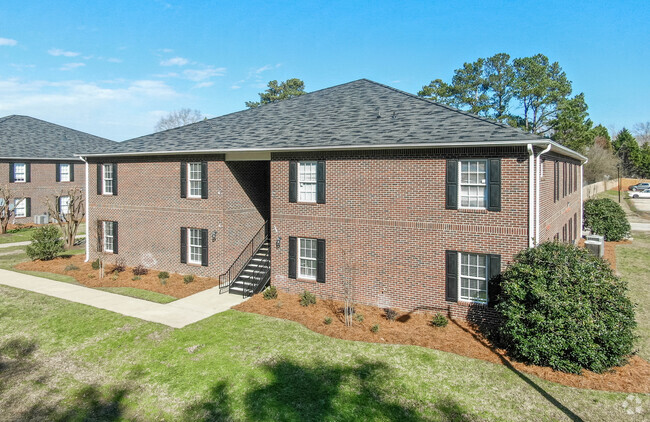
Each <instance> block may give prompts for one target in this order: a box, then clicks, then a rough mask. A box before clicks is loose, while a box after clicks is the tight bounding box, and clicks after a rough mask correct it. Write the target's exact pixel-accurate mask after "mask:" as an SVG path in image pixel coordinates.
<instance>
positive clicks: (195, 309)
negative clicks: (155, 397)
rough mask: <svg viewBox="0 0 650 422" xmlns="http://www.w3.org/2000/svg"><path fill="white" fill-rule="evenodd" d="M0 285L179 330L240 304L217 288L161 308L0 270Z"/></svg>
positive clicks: (119, 296)
mask: <svg viewBox="0 0 650 422" xmlns="http://www.w3.org/2000/svg"><path fill="white" fill-rule="evenodd" d="M0 284H3V285H5V286H10V287H15V288H18V289H23V290H29V291H31V292H36V293H40V294H44V295H48V296H54V297H58V298H60V299H65V300H69V301H71V302H77V303H82V304H84V305H89V306H94V307H95V308H100V309H106V310H108V311H112V312H117V313H118V314H122V315H126V316H131V317H135V318H140V319H143V320H145V321H151V322H157V323H159V324H164V325H168V326H170V327H174V328H182V327H185V326H186V325H189V324H193V323H195V322H197V321H201V320H202V319H205V318H208V317H210V316H212V315H215V314H218V313H220V312H224V311H227V310H228V309H230V308H231V307H232V306H235V305H237V304H239V303H241V302H243V301H244V299H243V298H242V297H241V296H237V295H231V294H226V293H224V294H219V287H214V288H212V289H209V290H204V291H202V292H199V293H196V294H193V295H191V296H188V297H186V298H183V299H178V300H176V301H174V302H171V303H167V304H164V305H163V304H160V303H155V302H150V301H148V300H142V299H136V298H133V297H129V296H122V295H118V294H115V293H109V292H105V291H102V290H97V289H91V288H89V287H84V286H78V285H76V284H70V283H64V282H61V281H54V280H50V279H47V278H42V277H36V276H32V275H28V274H22V273H17V272H14V271H8V270H2V269H0Z"/></svg>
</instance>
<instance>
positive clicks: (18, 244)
mask: <svg viewBox="0 0 650 422" xmlns="http://www.w3.org/2000/svg"><path fill="white" fill-rule="evenodd" d="M82 237H86V235H85V234H78V235H76V236H75V237H74V238H75V239H79V238H82ZM30 243H32V241H31V240H25V241H22V242H14V243H0V249H2V248H11V247H13V246H27V245H29V244H30Z"/></svg>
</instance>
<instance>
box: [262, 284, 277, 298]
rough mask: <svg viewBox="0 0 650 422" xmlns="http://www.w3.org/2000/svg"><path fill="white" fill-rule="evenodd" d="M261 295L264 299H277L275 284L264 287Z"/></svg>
mask: <svg viewBox="0 0 650 422" xmlns="http://www.w3.org/2000/svg"><path fill="white" fill-rule="evenodd" d="M262 297H263V298H264V299H266V300H270V299H277V298H278V289H276V288H275V286H269V287H267V288H266V289H264V292H263V293H262Z"/></svg>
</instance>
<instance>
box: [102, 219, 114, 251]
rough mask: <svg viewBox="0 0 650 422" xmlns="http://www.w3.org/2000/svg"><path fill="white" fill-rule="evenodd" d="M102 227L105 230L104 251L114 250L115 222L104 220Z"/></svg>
mask: <svg viewBox="0 0 650 422" xmlns="http://www.w3.org/2000/svg"><path fill="white" fill-rule="evenodd" d="M102 229H103V232H104V251H105V252H113V239H114V237H113V236H114V233H113V222H112V221H104V222H103V227H102Z"/></svg>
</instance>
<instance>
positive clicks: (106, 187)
mask: <svg viewBox="0 0 650 422" xmlns="http://www.w3.org/2000/svg"><path fill="white" fill-rule="evenodd" d="M103 167H104V168H103V178H102V180H103V183H102V193H103V194H104V195H112V194H113V165H112V164H104V165H103Z"/></svg>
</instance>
